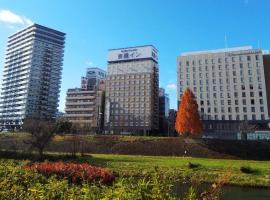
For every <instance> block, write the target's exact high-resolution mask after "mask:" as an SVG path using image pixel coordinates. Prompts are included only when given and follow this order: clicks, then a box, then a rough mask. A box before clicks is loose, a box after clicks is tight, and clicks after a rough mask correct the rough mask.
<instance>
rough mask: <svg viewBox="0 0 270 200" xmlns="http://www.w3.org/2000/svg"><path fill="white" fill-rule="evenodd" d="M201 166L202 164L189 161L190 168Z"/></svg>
mask: <svg viewBox="0 0 270 200" xmlns="http://www.w3.org/2000/svg"><path fill="white" fill-rule="evenodd" d="M199 166H200V164H196V163H191V162H188V168H189V169H195V168H198V167H199Z"/></svg>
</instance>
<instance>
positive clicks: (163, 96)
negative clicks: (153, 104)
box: [159, 88, 170, 135]
mask: <svg viewBox="0 0 270 200" xmlns="http://www.w3.org/2000/svg"><path fill="white" fill-rule="evenodd" d="M169 110H170V102H169V95H168V94H167V93H165V89H164V88H159V132H160V134H162V135H167V133H168V117H169Z"/></svg>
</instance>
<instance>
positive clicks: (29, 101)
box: [0, 24, 65, 127]
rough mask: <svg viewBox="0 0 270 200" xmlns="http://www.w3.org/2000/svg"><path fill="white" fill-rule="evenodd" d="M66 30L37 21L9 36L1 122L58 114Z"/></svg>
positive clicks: (14, 122)
mask: <svg viewBox="0 0 270 200" xmlns="http://www.w3.org/2000/svg"><path fill="white" fill-rule="evenodd" d="M64 44H65V33H62V32H60V31H57V30H54V29H51V28H47V27H44V26H41V25H38V24H33V25H30V26H28V27H26V28H24V29H22V30H20V31H18V32H16V33H14V34H13V35H11V36H9V38H8V44H7V51H6V59H5V65H4V72H3V83H2V91H1V102H0V123H1V125H2V126H7V127H16V126H21V125H22V123H23V120H24V119H25V118H42V119H43V118H44V119H45V118H46V119H47V118H55V117H56V114H57V107H58V101H59V92H60V84H61V75H62V65H63V56H64Z"/></svg>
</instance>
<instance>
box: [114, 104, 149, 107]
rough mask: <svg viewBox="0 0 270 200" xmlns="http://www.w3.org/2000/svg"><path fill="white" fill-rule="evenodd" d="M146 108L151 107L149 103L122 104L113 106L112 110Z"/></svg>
mask: <svg viewBox="0 0 270 200" xmlns="http://www.w3.org/2000/svg"><path fill="white" fill-rule="evenodd" d="M124 107H125V108H140V107H141V108H144V107H147V108H148V107H150V104H149V103H145V104H144V103H126V104H123V103H120V104H111V108H124Z"/></svg>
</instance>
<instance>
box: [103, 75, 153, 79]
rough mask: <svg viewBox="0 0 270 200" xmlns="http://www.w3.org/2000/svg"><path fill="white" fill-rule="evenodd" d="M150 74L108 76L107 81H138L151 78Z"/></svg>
mask: <svg viewBox="0 0 270 200" xmlns="http://www.w3.org/2000/svg"><path fill="white" fill-rule="evenodd" d="M150 77H151V75H150V74H137V75H126V76H124V75H117V76H108V77H107V80H124V79H138V78H150Z"/></svg>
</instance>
